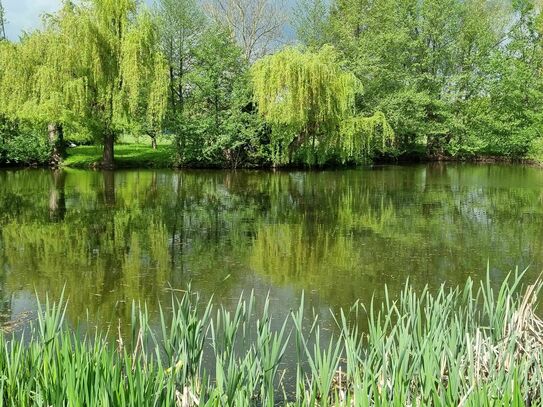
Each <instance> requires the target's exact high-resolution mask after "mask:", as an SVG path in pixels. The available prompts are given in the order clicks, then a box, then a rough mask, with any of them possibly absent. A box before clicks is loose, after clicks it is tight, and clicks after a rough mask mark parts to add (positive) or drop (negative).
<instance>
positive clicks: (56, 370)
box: [0, 277, 543, 407]
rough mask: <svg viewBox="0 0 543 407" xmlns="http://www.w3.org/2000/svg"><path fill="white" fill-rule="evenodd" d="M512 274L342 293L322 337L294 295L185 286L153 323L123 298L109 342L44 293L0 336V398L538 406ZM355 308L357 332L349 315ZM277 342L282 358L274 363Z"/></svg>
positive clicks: (526, 314) (530, 322) (533, 334)
mask: <svg viewBox="0 0 543 407" xmlns="http://www.w3.org/2000/svg"><path fill="white" fill-rule="evenodd" d="M521 282H522V281H521V278H520V277H517V278H515V279H514V280H507V281H506V282H504V283H503V285H502V286H501V287H500V288H499V289H498V290H495V289H493V288H492V286H491V284H490V279H487V282H483V283H482V284H481V285H480V286H477V285H475V284H474V283H473V282H472V281H471V280H468V282H467V283H466V285H465V286H464V287H459V288H456V289H452V290H449V289H446V288H442V289H441V290H440V291H439V292H437V293H434V294H431V293H430V292H428V291H424V292H422V293H416V292H415V291H414V290H413V289H412V288H410V287H409V286H406V288H405V290H404V291H403V293H402V295H401V297H400V298H399V300H398V301H392V300H390V299H389V298H388V296H387V299H386V301H385V302H384V303H383V304H375V306H370V307H369V308H368V309H366V308H365V307H363V306H362V305H360V304H355V305H354V306H353V307H352V308H351V309H350V310H349V311H345V312H341V313H340V315H335V316H334V318H335V321H336V323H337V330H336V332H337V334H336V335H335V337H333V338H332V339H331V340H330V341H329V340H325V339H324V337H325V336H324V335H323V329H324V327H321V326H320V324H319V322H318V320H317V319H315V320H313V319H312V318H310V317H309V316H308V315H304V309H305V307H304V304H303V302H304V300H303V298H302V300H301V304H300V307H299V309H297V310H293V311H292V313H291V315H290V316H288V317H287V318H286V319H285V320H284V321H283V322H282V323H279V324H278V325H277V324H274V323H272V322H274V321H273V315H272V311H271V310H270V307H269V301H266V303H265V304H266V305H265V306H264V309H263V311H262V312H260V313H258V314H257V313H256V311H255V307H254V304H255V298H254V296H249V297H248V298H246V299H244V298H241V299H240V300H239V302H238V305H237V308H236V309H235V310H234V311H228V310H226V309H225V308H223V307H220V306H219V307H215V306H213V304H212V303H208V304H202V303H200V302H199V301H198V297H197V296H196V295H195V294H193V293H191V292H190V290H189V291H188V292H187V293H186V294H185V295H184V296H183V297H182V298H181V299H173V300H172V304H171V309H170V311H167V312H166V311H161V312H160V323H159V328H158V329H155V330H152V329H151V328H150V322H149V316H148V315H147V312H146V309H145V307H143V308H141V307H136V306H133V312H132V330H131V332H132V333H131V336H130V337H129V338H123V337H120V336H119V337H117V338H116V341H113V340H111V339H108V338H107V336H105V334H102V333H96V334H94V335H91V336H87V337H84V338H82V337H81V335H80V334H77V333H74V331H73V330H72V329H70V328H68V327H66V325H65V322H64V315H65V309H66V308H65V305H64V304H65V303H64V302H63V301H61V302H60V304H59V305H54V304H50V303H49V302H46V303H45V306H44V308H43V309H40V311H39V313H38V315H39V318H38V321H37V323H36V324H34V325H33V326H32V328H31V329H30V331H28V332H27V334H26V336H25V337H24V339H21V340H12V339H9V338H8V337H6V336H0V402H1V404H2V405H9V406H187V407H191V406H241V407H242V406H273V405H277V404H281V405H289V406H311V407H315V406H345V407H347V406H362V407H364V406H368V407H369V406H383V407H384V406H473V407H475V406H541V405H542V401H543V399H542V394H543V372H542V369H543V367H542V366H543V359H542V357H543V322H542V321H541V320H540V319H539V318H538V316H537V314H536V312H535V309H534V307H535V305H536V304H537V295H538V293H539V291H540V288H541V284H539V283H536V284H535V285H531V286H528V287H526V288H525V289H521ZM361 314H365V316H366V318H367V323H368V326H369V328H368V330H367V332H366V333H362V332H361V331H360V330H359V328H358V326H359V325H357V324H356V323H354V322H353V321H355V320H358V318H359V316H360V315H361ZM308 320H309V321H308ZM304 321H305V322H304ZM311 321H313V322H311ZM275 322H277V321H275ZM279 322H280V321H279ZM307 322H309V324H308V323H307ZM273 326H279V328H278V329H273V328H272V327H273ZM290 344H292V345H294V348H295V350H294V351H293V352H295V355H293V356H294V361H295V362H293V364H294V366H291V367H290V369H291V370H290V372H288V373H287V374H283V372H282V371H281V368H282V366H283V365H282V361H283V360H284V358H285V354H286V352H287V349H289V348H288V346H289V345H290ZM204 358H205V359H206V360H208V361H211V362H212V363H213V365H214V369H213V371H212V372H210V371H206V369H205V368H204V367H203V366H204V365H203V360H204ZM287 380H290V381H291V382H290V384H291V386H290V387H291V388H293V389H294V390H293V391H292V392H290V393H289V394H286V392H284V391H283V390H284V389H285V388H287V387H289V386H288V384H289V383H286V381H287ZM279 400H281V401H279Z"/></svg>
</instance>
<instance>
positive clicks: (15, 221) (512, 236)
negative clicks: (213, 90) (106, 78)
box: [0, 165, 543, 332]
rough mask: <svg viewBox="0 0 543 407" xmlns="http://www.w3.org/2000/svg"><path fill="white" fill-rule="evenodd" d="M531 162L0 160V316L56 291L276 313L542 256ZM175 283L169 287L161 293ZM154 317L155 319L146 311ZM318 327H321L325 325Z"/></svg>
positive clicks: (97, 312) (77, 314)
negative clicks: (52, 164) (301, 166)
mask: <svg viewBox="0 0 543 407" xmlns="http://www.w3.org/2000/svg"><path fill="white" fill-rule="evenodd" d="M542 187H543V172H541V170H539V169H535V168H527V167H520V166H518V167H514V166H490V165H484V166H475V165H428V166H424V165H421V166H409V167H376V168H374V169H364V170H349V171H324V172H290V173H289V172H275V173H274V172H256V171H255V172H245V171H240V172H226V171H224V172H221V171H199V172H196V171H186V172H174V171H119V172H116V173H101V172H92V171H67V172H63V173H53V172H49V171H41V170H25V171H0V209H1V211H0V270H2V272H1V275H0V288H1V294H2V296H3V298H2V304H3V308H4V310H3V314H4V316H3V320H4V321H5V320H7V319H13V318H14V317H16V315H19V314H21V313H23V312H25V311H28V310H34V309H35V307H36V302H35V292H36V293H37V294H38V296H39V297H40V298H41V299H44V298H45V295H46V293H48V294H49V295H50V297H51V298H52V299H57V298H59V296H60V293H61V292H62V290H63V288H64V287H65V288H64V289H65V292H66V296H67V297H68V298H69V308H68V318H69V320H70V321H72V322H73V321H75V320H77V319H78V318H79V319H81V318H82V319H85V318H86V310H87V309H88V310H89V316H90V321H89V323H90V325H91V326H92V325H97V326H100V327H107V326H116V324H117V323H118V321H119V320H122V321H124V322H125V323H126V322H127V321H128V320H129V315H130V308H131V303H132V301H139V302H142V303H143V302H145V303H147V304H148V307H149V310H150V311H151V313H152V314H153V315H154V316H155V317H156V313H157V310H158V303H159V302H162V303H167V302H168V301H169V297H170V295H171V292H172V291H171V290H170V288H173V289H174V290H179V289H184V288H186V286H187V284H188V283H189V282H192V286H193V289H194V290H195V291H197V292H199V293H200V294H201V296H202V299H203V300H205V301H207V300H208V299H209V298H211V297H212V296H213V297H214V299H215V301H216V302H218V303H222V304H225V306H226V307H228V308H232V307H234V305H235V304H236V303H237V300H238V298H239V295H240V294H241V293H242V292H244V293H246V294H249V293H250V292H251V291H253V290H254V292H255V294H256V298H257V299H258V300H259V301H258V302H259V303H260V306H262V302H263V299H264V298H265V297H266V295H267V293H268V292H270V301H271V310H272V312H273V313H274V315H276V316H277V317H278V319H277V321H278V323H279V320H281V319H283V318H284V317H285V316H286V315H288V314H289V312H290V311H291V310H292V309H296V308H297V307H298V304H299V298H300V294H301V292H302V290H305V292H306V297H307V301H306V308H307V312H308V314H310V313H311V312H310V310H311V309H312V308H314V309H316V310H317V311H319V313H320V315H321V318H322V319H323V321H324V324H325V326H328V327H331V326H332V325H333V318H332V317H331V315H330V313H329V312H328V311H327V310H328V309H329V308H332V310H333V311H334V312H337V311H338V310H339V308H340V307H349V306H350V305H351V304H353V303H354V302H355V301H356V300H358V299H360V300H361V301H362V302H363V303H364V304H368V303H369V302H370V301H371V298H372V296H375V298H376V300H380V299H382V298H383V295H384V285H385V284H387V285H388V286H389V288H390V292H391V294H392V295H393V296H396V295H397V294H398V292H399V291H400V290H401V289H402V288H403V286H404V284H405V281H406V278H407V277H409V279H410V281H411V283H412V284H413V285H414V286H415V287H416V288H417V289H422V287H423V286H424V285H426V284H428V285H430V287H431V288H432V289H435V288H436V287H438V286H439V285H440V284H442V283H446V284H450V285H458V284H463V283H464V282H465V280H466V278H467V277H468V276H472V277H474V278H476V279H479V278H482V277H484V275H485V274H486V264H487V261H488V260H490V274H491V277H492V281H493V282H494V283H495V284H496V285H498V284H499V283H500V282H501V281H502V280H503V278H504V276H505V275H506V274H507V273H508V272H509V271H510V270H512V269H514V268H515V267H516V266H517V265H518V266H519V267H520V268H524V267H527V266H530V267H531V268H530V270H529V272H528V277H527V278H529V279H532V278H534V276H536V275H538V274H539V271H540V270H541V266H542V265H543V250H542V249H543V247H542V244H543V235H542V231H543V216H542V215H543V208H542V205H541V202H542V201H541V197H542V193H541V191H542V190H543V189H542ZM174 292H176V291H174ZM155 323H156V319H155ZM329 332H332V331H329Z"/></svg>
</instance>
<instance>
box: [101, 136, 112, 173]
mask: <svg viewBox="0 0 543 407" xmlns="http://www.w3.org/2000/svg"><path fill="white" fill-rule="evenodd" d="M114 148H115V135H114V134H113V133H112V132H108V133H106V134H105V135H104V155H103V157H102V168H104V169H109V170H111V169H113V168H114V167H115V151H114Z"/></svg>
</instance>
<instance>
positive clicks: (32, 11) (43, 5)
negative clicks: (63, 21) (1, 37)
mask: <svg viewBox="0 0 543 407" xmlns="http://www.w3.org/2000/svg"><path fill="white" fill-rule="evenodd" d="M2 4H3V5H4V9H5V10H6V19H7V26H6V34H7V36H8V38H9V39H11V40H16V39H18V38H19V35H20V34H21V32H22V31H31V30H33V29H34V28H36V27H39V26H40V24H41V16H42V15H43V14H44V13H50V12H53V11H56V10H58V9H59V8H60V5H61V2H60V0H2Z"/></svg>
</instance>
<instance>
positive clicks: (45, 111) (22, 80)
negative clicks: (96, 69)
mask: <svg viewBox="0 0 543 407" xmlns="http://www.w3.org/2000/svg"><path fill="white" fill-rule="evenodd" d="M77 20H78V15H77V13H76V10H75V8H74V6H73V5H72V4H71V3H69V2H66V3H64V6H63V8H62V9H61V11H60V12H59V13H58V14H56V15H54V16H48V17H47V18H46V20H45V27H44V29H43V30H41V31H36V32H34V33H33V34H30V35H26V36H24V37H23V38H22V40H21V42H20V43H19V44H11V45H8V46H4V47H3V49H4V52H5V53H7V55H5V56H4V59H3V60H5V61H6V63H5V66H4V71H3V73H2V74H0V84H1V89H2V91H0V105H1V106H2V107H1V108H0V109H2V112H3V113H4V114H6V115H7V116H8V117H10V118H11V119H14V120H16V119H18V120H26V121H29V122H31V123H34V124H38V125H39V126H42V127H47V129H48V141H49V145H50V148H51V159H50V161H51V164H53V165H56V164H58V163H59V162H60V160H61V158H62V146H63V140H62V135H63V129H64V126H65V124H67V123H70V124H72V125H73V124H74V123H76V122H77V118H79V117H82V116H84V115H85V111H86V106H87V105H88V103H89V101H88V98H87V92H86V79H85V77H84V76H82V72H81V69H79V68H78V65H79V55H78V54H79V48H78V47H77V44H76V43H75V42H74V41H73V39H72V38H70V37H67V36H66V35H65V34H66V33H71V34H72V36H73V37H78V35H77V34H78V31H80V30H78V23H77ZM1 52H2V51H0V53H1Z"/></svg>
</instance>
